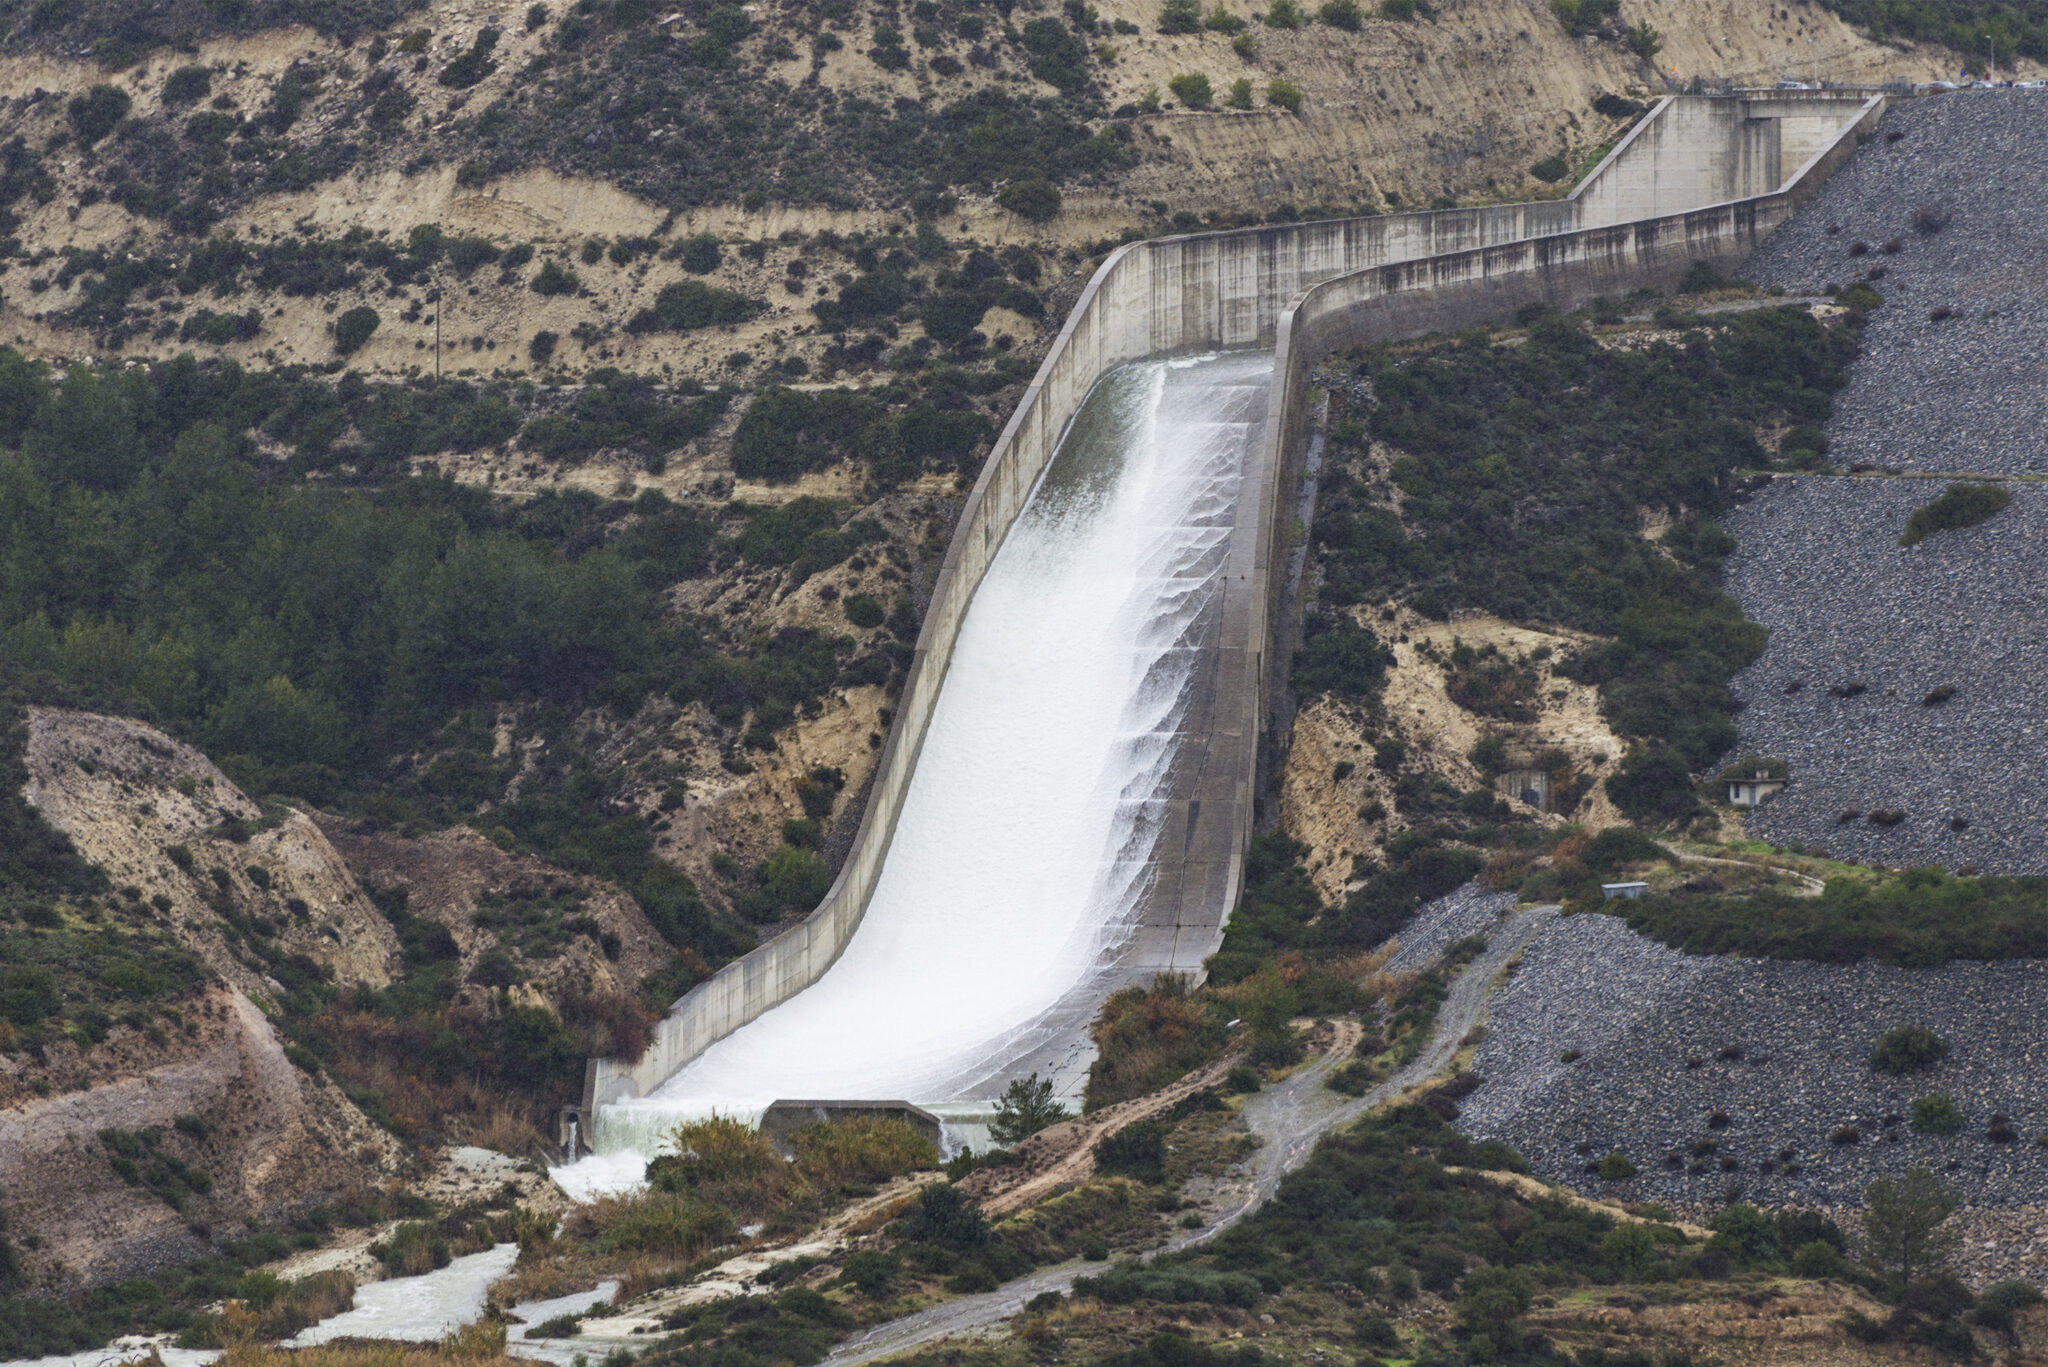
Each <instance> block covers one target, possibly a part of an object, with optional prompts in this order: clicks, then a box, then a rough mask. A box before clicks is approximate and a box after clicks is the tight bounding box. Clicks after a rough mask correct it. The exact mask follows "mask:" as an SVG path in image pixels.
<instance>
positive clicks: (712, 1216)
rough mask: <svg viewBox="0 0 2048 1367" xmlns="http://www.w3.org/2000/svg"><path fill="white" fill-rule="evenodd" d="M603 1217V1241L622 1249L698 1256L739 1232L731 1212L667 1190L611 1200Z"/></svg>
mask: <svg viewBox="0 0 2048 1367" xmlns="http://www.w3.org/2000/svg"><path fill="white" fill-rule="evenodd" d="M599 1218H600V1220H601V1222H602V1223H601V1224H600V1227H599V1229H598V1234H597V1244H598V1246H599V1247H600V1248H603V1249H606V1250H609V1251H612V1252H619V1253H653V1254H659V1255H661V1256H663V1257H668V1258H694V1257H697V1256H699V1255H700V1254H703V1253H706V1252H708V1251H710V1250H711V1249H713V1248H716V1247H718V1246H719V1245H721V1244H728V1243H731V1242H732V1241H733V1240H734V1239H735V1238H736V1237H737V1230H736V1229H735V1228H734V1226H733V1218H732V1216H731V1215H730V1214H728V1213H727V1212H725V1211H723V1210H721V1209H719V1208H718V1207H717V1206H713V1205H707V1204H705V1203H703V1202H701V1201H697V1200H694V1199H692V1198H691V1197H688V1196H681V1195H677V1194H675V1193H672V1192H666V1191H647V1192H643V1193H641V1194H639V1195H636V1196H629V1197H625V1198H621V1199H619V1200H617V1201H614V1202H611V1203H608V1204H607V1206H606V1207H605V1208H604V1210H603V1214H602V1215H601V1216H600V1217H599Z"/></svg>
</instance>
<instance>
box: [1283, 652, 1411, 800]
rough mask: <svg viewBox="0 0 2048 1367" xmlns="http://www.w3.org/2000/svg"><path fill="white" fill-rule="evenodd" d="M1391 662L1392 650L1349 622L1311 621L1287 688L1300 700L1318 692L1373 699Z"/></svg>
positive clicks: (1296, 657)
mask: <svg viewBox="0 0 2048 1367" xmlns="http://www.w3.org/2000/svg"><path fill="white" fill-rule="evenodd" d="M1393 663H1394V653H1393V651H1391V650H1389V649H1388V648H1387V647H1386V645H1385V644H1384V643H1382V642H1381V640H1380V638H1379V637H1378V636H1376V635H1374V634H1373V633H1372V632H1371V631H1369V630H1367V629H1366V628H1364V627H1361V626H1357V625H1355V624H1353V623H1352V622H1351V621H1349V620H1348V619H1338V620H1336V621H1330V620H1328V619H1325V618H1320V617H1318V618H1313V619H1311V620H1310V621H1309V622H1307V623H1305V624H1304V626H1303V640H1302V645H1301V649H1300V650H1299V651H1297V652H1296V653H1295V656H1294V662H1293V664H1292V666H1291V667H1290V670H1289V673H1288V686H1289V687H1290V688H1291V689H1292V690H1293V691H1294V692H1295V694H1297V695H1298V696H1300V697H1303V698H1309V697H1313V696H1315V695H1316V694H1318V693H1334V694H1337V695H1338V696H1340V697H1346V698H1375V697H1378V696H1379V693H1380V689H1381V688H1382V687H1383V686H1384V685H1385V683H1386V677H1387V668H1388V666H1390V665H1392V664H1393ZM1396 764H1397V765H1398V761H1396Z"/></svg>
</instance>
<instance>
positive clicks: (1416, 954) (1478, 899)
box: [1387, 883, 1515, 973]
mask: <svg viewBox="0 0 2048 1367" xmlns="http://www.w3.org/2000/svg"><path fill="white" fill-rule="evenodd" d="M1514 909H1515V894H1513V893H1512V892H1494V891H1492V890H1490V889H1488V888H1487V887H1485V886H1484V885H1482V884H1479V883H1467V884H1465V885H1464V886H1463V887H1461V888H1459V889H1457V890H1456V891H1455V892H1451V893H1447V894H1445V895H1444V896H1442V897H1439V898H1437V899H1436V900H1435V901H1434V902H1431V903H1429V904H1428V905H1427V906H1425V907H1423V908H1422V910H1420V911H1418V912H1416V913H1415V919H1414V920H1412V921H1410V922H1409V923H1408V924H1407V925H1405V926H1403V927H1402V928H1401V933H1400V934H1399V935H1397V936H1396V937H1395V939H1396V940H1397V941H1398V942H1399V944H1400V946H1401V948H1400V950H1399V951H1398V952H1397V953H1396V954H1395V955H1394V957H1393V958H1392V959H1389V960H1388V961H1387V967H1388V968H1389V969H1390V970H1392V971H1393V972H1395V973H1417V972H1420V971H1421V970H1423V969H1425V968H1428V967H1429V966H1430V965H1431V964H1432V963H1434V962H1436V960H1437V957H1438V956H1439V955H1441V954H1442V953H1443V952H1444V951H1445V950H1446V949H1449V948H1450V947H1451V946H1452V945H1454V944H1456V943H1457V942H1458V941H1460V940H1463V939H1465V938H1467V937H1468V936H1472V935H1478V936H1481V937H1484V936H1486V935H1488V934H1490V933H1491V932H1492V930H1493V928H1494V926H1495V925H1496V924H1498V923H1499V921H1500V918H1501V917H1503V916H1505V915H1507V914H1508V913H1509V912H1511V911H1513V910H1514Z"/></svg>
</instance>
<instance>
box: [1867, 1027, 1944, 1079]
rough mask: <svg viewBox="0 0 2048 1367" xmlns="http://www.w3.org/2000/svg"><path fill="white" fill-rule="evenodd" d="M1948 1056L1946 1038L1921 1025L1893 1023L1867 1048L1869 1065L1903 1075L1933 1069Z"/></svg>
mask: <svg viewBox="0 0 2048 1367" xmlns="http://www.w3.org/2000/svg"><path fill="white" fill-rule="evenodd" d="M1947 1055H1948V1041H1947V1040H1945V1039H1943V1038H1942V1037H1941V1036H1940V1035H1937V1034H1935V1033H1934V1032H1933V1031H1932V1030H1929V1029H1928V1028H1927V1027H1926V1026H1924V1025H1895V1026H1893V1027H1892V1028H1891V1029H1889V1030H1887V1031H1885V1032H1884V1033H1883V1034H1882V1035H1879V1036H1878V1037H1877V1043H1875V1044H1873V1045H1872V1046H1871V1048H1870V1066H1871V1067H1873V1068H1875V1069H1877V1070H1878V1071H1879V1072H1884V1073H1891V1074H1894V1075H1898V1076H1903V1075H1904V1074H1907V1073H1917V1072H1920V1071H1922V1070H1923V1069H1927V1068H1932V1067H1933V1066H1934V1065H1935V1064H1937V1063H1939V1062H1941V1060H1942V1059H1943V1058H1945V1057H1946V1056H1947Z"/></svg>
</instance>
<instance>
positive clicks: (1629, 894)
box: [1600, 883, 1650, 902]
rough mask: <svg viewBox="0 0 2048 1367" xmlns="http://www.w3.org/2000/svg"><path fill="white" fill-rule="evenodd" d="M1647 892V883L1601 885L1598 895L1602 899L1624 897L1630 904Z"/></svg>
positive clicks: (1648, 887)
mask: <svg viewBox="0 0 2048 1367" xmlns="http://www.w3.org/2000/svg"><path fill="white" fill-rule="evenodd" d="M1649 890H1650V885H1649V884H1648V883H1602V884H1601V885H1600V895H1601V896H1602V897H1626V898H1628V899H1629V900H1630V901H1631V902H1633V901H1636V900H1638V899H1639V898H1641V897H1642V895H1643V894H1644V893H1646V892H1648V891H1649Z"/></svg>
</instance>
